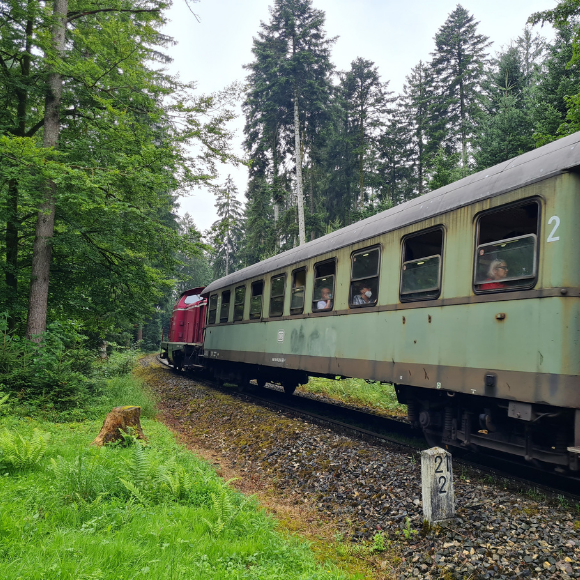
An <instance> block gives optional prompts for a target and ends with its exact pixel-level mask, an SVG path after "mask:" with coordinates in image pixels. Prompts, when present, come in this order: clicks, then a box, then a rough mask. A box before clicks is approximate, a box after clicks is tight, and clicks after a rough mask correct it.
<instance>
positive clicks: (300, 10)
mask: <svg viewBox="0 0 580 580" xmlns="http://www.w3.org/2000/svg"><path fill="white" fill-rule="evenodd" d="M324 18H325V17H324V12H323V11H321V10H317V9H314V8H313V7H312V2H311V0H276V1H275V3H274V7H273V8H272V9H271V18H270V22H269V23H267V24H266V23H262V24H261V30H260V31H259V33H258V37H257V38H256V39H254V48H253V53H254V57H255V60H254V62H252V63H251V64H249V65H248V66H247V68H248V70H250V75H249V77H248V80H249V83H250V90H249V93H248V97H247V99H246V103H245V107H246V119H247V123H246V135H247V138H246V147H247V148H248V149H249V151H250V154H251V156H253V154H254V153H258V152H259V151H264V152H266V151H267V152H268V153H267V154H264V155H262V156H261V157H262V161H263V163H264V166H265V167H264V169H265V171H263V172H262V174H261V176H260V177H267V176H268V173H267V172H268V170H269V173H270V175H271V177H272V178H274V179H275V178H276V175H277V165H278V164H277V159H280V160H282V159H283V156H284V155H285V154H286V153H291V154H292V155H293V157H294V165H295V177H294V181H295V200H296V205H297V209H298V224H299V240H300V244H303V243H304V242H305V226H304V224H305V220H304V194H303V184H302V169H303V165H304V156H305V155H306V156H308V148H309V147H310V146H311V145H312V143H313V142H314V141H315V140H316V138H317V133H318V131H319V129H320V126H321V124H322V122H323V120H324V117H325V115H326V108H327V106H328V102H329V98H330V89H331V84H330V73H331V71H332V65H331V63H330V46H331V44H332V42H333V40H332V39H328V38H326V33H325V31H324ZM278 151H279V152H280V155H281V156H280V157H278ZM270 165H271V166H270ZM257 175H258V174H257ZM274 185H276V183H275V184H274ZM273 191H274V193H276V192H277V188H276V187H275V188H274V190H273Z"/></svg>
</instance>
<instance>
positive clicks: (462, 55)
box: [431, 4, 490, 172]
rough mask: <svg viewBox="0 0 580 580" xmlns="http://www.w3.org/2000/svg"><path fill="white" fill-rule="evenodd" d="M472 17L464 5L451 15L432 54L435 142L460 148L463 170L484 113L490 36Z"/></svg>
mask: <svg viewBox="0 0 580 580" xmlns="http://www.w3.org/2000/svg"><path fill="white" fill-rule="evenodd" d="M478 24H479V23H478V22H475V20H474V18H473V16H472V15H471V14H469V12H468V11H467V10H465V8H463V7H462V6H461V5H459V4H458V5H457V7H456V8H455V10H454V11H453V12H452V13H451V14H450V15H449V17H448V18H447V20H446V21H445V23H444V24H443V26H441V28H439V30H438V32H437V34H436V35H435V44H436V48H435V52H433V53H432V56H433V61H432V64H431V66H432V67H433V73H434V78H435V81H436V84H435V90H436V99H435V101H434V107H433V119H432V123H433V125H434V127H436V128H437V131H438V134H435V135H434V137H435V141H438V142H439V143H441V144H442V145H443V146H445V147H446V148H448V149H449V151H450V152H452V151H455V150H459V151H460V153H461V162H462V167H463V170H464V172H466V171H467V169H468V164H469V148H470V143H471V141H472V139H473V137H474V133H475V127H476V125H477V122H478V120H479V118H480V116H481V114H482V94H481V83H482V81H483V79H484V74H485V65H486V57H487V54H486V52H485V50H486V48H488V47H489V46H490V43H489V42H488V37H487V36H484V35H482V34H478V33H477V25H478Z"/></svg>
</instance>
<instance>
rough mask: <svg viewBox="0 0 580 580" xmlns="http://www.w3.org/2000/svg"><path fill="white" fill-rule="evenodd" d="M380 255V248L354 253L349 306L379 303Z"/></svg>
mask: <svg viewBox="0 0 580 580" xmlns="http://www.w3.org/2000/svg"><path fill="white" fill-rule="evenodd" d="M379 257H380V251H379V248H367V249H366V250H361V251H360V252H354V253H353V254H352V257H351V271H350V296H349V301H348V303H349V306H351V307H358V306H374V305H375V304H376V303H377V299H378V297H379Z"/></svg>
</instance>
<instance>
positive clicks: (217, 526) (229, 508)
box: [203, 480, 241, 537]
mask: <svg viewBox="0 0 580 580" xmlns="http://www.w3.org/2000/svg"><path fill="white" fill-rule="evenodd" d="M230 481H231V480H230ZM228 483H229V482H226V484H225V485H223V486H222V487H221V489H220V490H219V491H217V492H212V493H211V494H210V497H211V503H212V516H213V522H211V521H209V520H208V519H207V518H203V521H204V522H205V523H206V524H207V527H208V529H209V533H210V534H211V535H212V536H216V537H217V536H219V535H221V533H222V532H223V531H224V530H225V529H226V528H227V527H228V526H229V525H230V524H231V522H232V520H233V519H234V518H235V517H236V515H237V514H238V512H239V511H240V509H241V508H238V509H235V506H234V502H233V501H232V496H231V493H230V491H229V490H228V488H227V484H228Z"/></svg>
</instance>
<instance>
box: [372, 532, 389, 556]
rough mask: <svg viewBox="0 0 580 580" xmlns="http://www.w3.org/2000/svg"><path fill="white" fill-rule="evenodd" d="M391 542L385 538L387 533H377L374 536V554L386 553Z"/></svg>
mask: <svg viewBox="0 0 580 580" xmlns="http://www.w3.org/2000/svg"><path fill="white" fill-rule="evenodd" d="M390 543H391V542H390V540H388V539H387V538H386V537H385V533H384V532H383V531H380V532H377V533H376V534H375V535H374V536H373V547H372V551H373V552H378V553H380V552H384V551H385V550H386V549H387V548H388V546H389V545H390Z"/></svg>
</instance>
